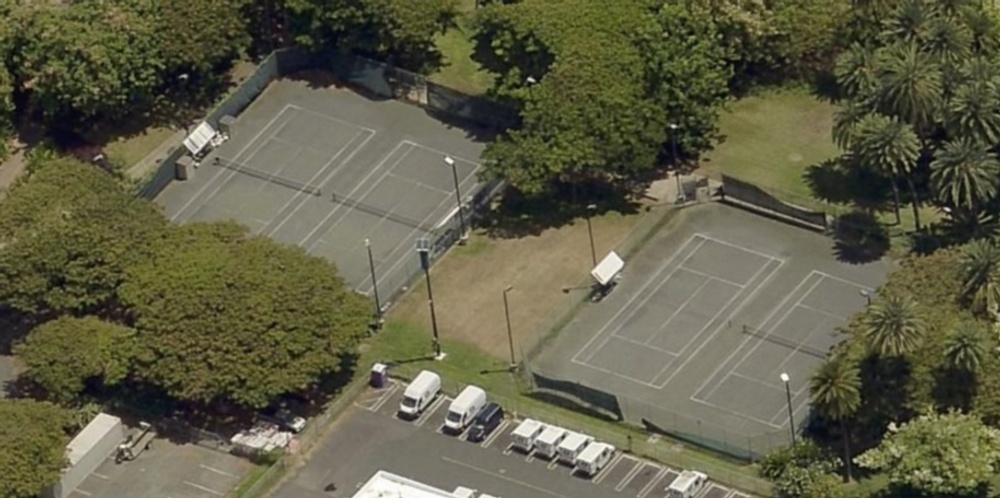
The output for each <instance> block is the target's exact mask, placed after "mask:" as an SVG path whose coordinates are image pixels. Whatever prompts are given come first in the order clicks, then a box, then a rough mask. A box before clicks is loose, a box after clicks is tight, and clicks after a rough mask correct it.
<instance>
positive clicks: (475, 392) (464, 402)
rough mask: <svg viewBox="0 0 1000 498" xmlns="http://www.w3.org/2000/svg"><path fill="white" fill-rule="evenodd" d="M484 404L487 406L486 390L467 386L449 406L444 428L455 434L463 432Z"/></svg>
mask: <svg viewBox="0 0 1000 498" xmlns="http://www.w3.org/2000/svg"><path fill="white" fill-rule="evenodd" d="M484 406H486V391H483V390H482V389H481V388H478V387H476V386H468V387H466V388H465V389H463V390H462V392H461V393H459V394H458V397H457V398H455V399H454V401H452V402H451V406H449V407H448V414H447V415H446V416H445V419H444V428H445V429H446V430H447V431H449V432H452V433H455V434H459V433H461V432H462V431H464V430H465V428H466V427H468V426H469V424H471V423H472V421H473V420H474V419H475V418H476V415H477V414H478V413H479V411H480V410H482V409H483V407H484Z"/></svg>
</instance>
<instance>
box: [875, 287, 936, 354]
mask: <svg viewBox="0 0 1000 498" xmlns="http://www.w3.org/2000/svg"><path fill="white" fill-rule="evenodd" d="M863 324H864V327H863V329H862V335H863V337H864V340H865V342H866V343H867V344H868V349H869V350H870V351H871V352H872V353H873V354H875V355H877V356H879V357H902V356H905V355H907V354H909V353H912V352H913V351H915V350H916V349H917V347H919V346H920V343H921V342H922V340H923V337H924V332H925V327H926V325H925V324H924V320H923V319H922V318H921V317H920V314H919V312H918V310H917V304H916V302H914V301H913V299H911V298H910V297H908V296H907V297H900V296H888V297H886V298H885V299H883V300H881V301H876V302H875V303H872V305H871V307H869V308H868V312H867V314H866V315H865V317H864V318H863Z"/></svg>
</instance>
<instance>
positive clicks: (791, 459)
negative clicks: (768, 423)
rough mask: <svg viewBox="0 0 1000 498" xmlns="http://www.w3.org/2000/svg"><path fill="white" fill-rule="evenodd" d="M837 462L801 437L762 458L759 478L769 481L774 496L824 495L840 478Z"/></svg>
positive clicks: (824, 497)
mask: <svg viewBox="0 0 1000 498" xmlns="http://www.w3.org/2000/svg"><path fill="white" fill-rule="evenodd" d="M839 466H840V462H838V461H837V457H835V456H834V455H833V454H831V453H830V452H828V451H826V450H825V449H824V448H821V447H820V446H818V445H817V444H816V443H814V442H813V441H812V440H810V439H800V440H799V441H798V442H796V443H795V444H793V445H790V446H787V447H784V448H780V449H778V450H776V451H774V452H773V453H770V454H769V455H767V456H766V457H764V458H763V459H762V460H761V461H760V464H759V467H758V472H759V473H760V475H761V477H764V478H765V479H767V480H769V481H771V483H772V484H774V488H775V491H776V494H775V496H782V497H787V498H827V497H830V496H832V493H833V491H834V490H835V489H836V488H837V484H838V481H839V479H837V476H836V474H834V472H836V470H837V468H838V467H839Z"/></svg>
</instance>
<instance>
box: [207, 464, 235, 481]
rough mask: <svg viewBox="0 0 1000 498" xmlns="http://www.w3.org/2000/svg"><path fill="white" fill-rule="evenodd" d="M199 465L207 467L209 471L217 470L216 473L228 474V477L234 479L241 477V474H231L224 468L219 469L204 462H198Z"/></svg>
mask: <svg viewBox="0 0 1000 498" xmlns="http://www.w3.org/2000/svg"><path fill="white" fill-rule="evenodd" d="M198 466H199V467H201V468H203V469H205V470H207V471H209V472H215V473H216V474H219V475H223V476H226V477H232V478H233V479H239V478H240V476H238V475H236V474H231V473H229V472H226V471H224V470H219V469H217V468H215V467H209V466H208V465H204V464H198Z"/></svg>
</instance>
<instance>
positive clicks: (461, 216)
mask: <svg viewBox="0 0 1000 498" xmlns="http://www.w3.org/2000/svg"><path fill="white" fill-rule="evenodd" d="M444 163H445V164H447V165H448V166H451V177H452V179H454V180H455V204H456V206H458V224H459V228H460V229H461V231H462V235H461V236H460V237H459V239H458V243H459V244H464V243H465V211H464V210H463V209H462V193H461V192H460V191H459V189H458V168H457V167H456V166H455V160H454V159H452V158H451V156H444Z"/></svg>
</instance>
